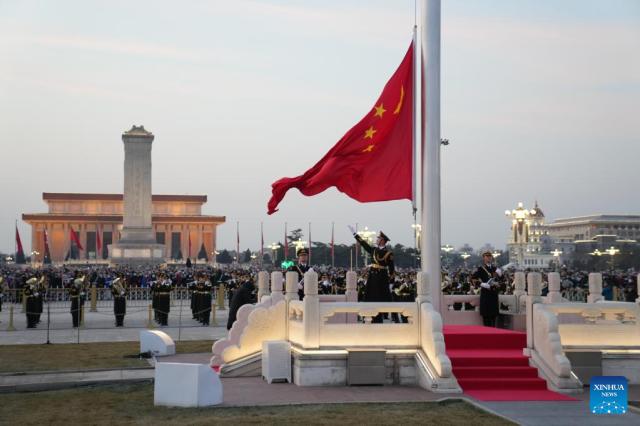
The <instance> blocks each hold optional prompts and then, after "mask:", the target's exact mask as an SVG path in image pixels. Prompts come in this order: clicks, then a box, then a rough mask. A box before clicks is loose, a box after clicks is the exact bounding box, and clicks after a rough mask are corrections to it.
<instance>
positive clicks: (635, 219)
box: [547, 214, 640, 227]
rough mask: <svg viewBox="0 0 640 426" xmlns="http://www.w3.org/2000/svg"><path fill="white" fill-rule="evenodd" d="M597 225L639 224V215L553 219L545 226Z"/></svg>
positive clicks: (597, 215) (604, 215)
mask: <svg viewBox="0 0 640 426" xmlns="http://www.w3.org/2000/svg"><path fill="white" fill-rule="evenodd" d="M597 223H632V224H638V223H640V215H615V214H593V215H588V216H576V217H567V218H563V219H555V220H554V221H553V223H550V224H548V225H547V226H551V227H553V226H567V225H587V224H597Z"/></svg>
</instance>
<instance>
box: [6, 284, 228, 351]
mask: <svg viewBox="0 0 640 426" xmlns="http://www.w3.org/2000/svg"><path fill="white" fill-rule="evenodd" d="M227 294H228V291H227V290H226V289H225V288H224V286H220V287H218V288H216V289H215V290H214V291H213V292H212V295H211V299H210V300H211V303H206V306H205V304H203V302H202V299H201V300H200V303H199V304H198V303H194V302H195V300H194V301H192V291H190V290H188V289H186V288H176V289H174V290H172V291H171V292H170V294H169V301H168V309H166V306H167V303H166V300H165V303H163V305H164V307H162V308H161V307H160V306H159V305H158V306H156V307H155V309H154V307H153V306H152V305H153V301H152V299H153V298H152V293H151V291H150V289H149V288H148V287H147V288H144V287H139V288H136V287H134V288H129V289H128V293H127V295H126V308H125V313H124V318H123V322H122V323H123V324H122V325H123V326H122V327H116V324H117V321H116V312H115V306H114V305H115V304H114V297H113V294H112V293H111V289H109V288H95V287H91V288H89V289H87V290H86V291H85V292H83V293H82V295H81V296H80V297H79V298H76V299H74V298H73V297H72V296H71V295H70V294H69V290H68V289H60V288H52V289H48V290H47V291H46V292H45V293H43V294H42V297H41V298H40V297H32V298H25V297H23V294H22V291H21V290H5V292H4V297H3V303H2V312H0V318H1V320H0V332H23V333H25V332H26V333H29V332H31V331H32V330H37V331H39V332H40V333H42V331H46V341H47V342H49V340H50V333H51V335H53V334H55V333H58V334H57V335H60V333H63V334H64V331H65V330H68V331H70V332H71V333H75V331H77V337H78V342H79V341H80V335H81V333H80V331H81V332H82V335H83V336H85V338H84V340H85V341H86V340H92V339H91V338H90V337H91V336H90V334H91V333H92V332H93V331H94V330H95V331H96V332H98V331H100V332H103V333H106V334H108V335H109V336H112V337H113V338H114V339H113V340H118V334H119V333H120V331H121V330H124V332H133V331H134V330H131V329H149V328H158V329H162V328H164V327H163V326H162V323H164V322H166V324H167V325H166V327H167V328H171V329H174V330H173V331H174V332H175V331H176V330H175V329H176V328H177V329H178V330H177V335H178V338H179V336H180V334H181V332H182V331H181V330H182V329H191V330H192V331H194V329H196V328H198V327H200V328H206V327H223V326H226V312H221V311H226V310H227V309H228V308H227V306H228V304H227V297H226V296H227ZM204 300H205V301H206V302H208V300H209V299H208V298H205V299H204ZM118 312H119V313H120V311H118ZM164 315H166V321H165V317H164ZM216 317H217V318H216ZM76 325H77V327H76ZM74 330H75V331H74ZM196 331H197V330H196ZM67 334H68V333H67ZM174 334H175V333H174ZM201 334H202V335H203V336H207V335H208V334H207V332H206V331H205V330H203V333H201ZM65 336H66V334H65ZM42 340H43V343H44V340H45V336H44V335H43V337H42ZM67 340H69V339H68V338H67Z"/></svg>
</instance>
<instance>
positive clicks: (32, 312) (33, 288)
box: [22, 277, 38, 328]
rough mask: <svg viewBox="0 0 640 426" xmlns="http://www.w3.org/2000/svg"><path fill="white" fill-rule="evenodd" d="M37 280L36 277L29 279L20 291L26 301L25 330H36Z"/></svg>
mask: <svg viewBox="0 0 640 426" xmlns="http://www.w3.org/2000/svg"><path fill="white" fill-rule="evenodd" d="M37 285H38V279H37V278H36V277H33V278H29V279H28V280H27V282H26V283H25V284H24V287H23V290H22V297H24V298H25V299H26V300H27V306H26V314H27V328H36V324H37V323H38V321H37V319H38V313H37V303H38V302H37V300H36V298H37V297H38V294H37V293H38V290H37Z"/></svg>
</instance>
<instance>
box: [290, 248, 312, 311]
mask: <svg viewBox="0 0 640 426" xmlns="http://www.w3.org/2000/svg"><path fill="white" fill-rule="evenodd" d="M296 256H297V257H298V261H297V262H296V264H295V265H291V266H289V267H288V268H287V271H286V272H297V273H298V298H299V299H300V300H302V299H304V274H305V272H307V271H308V270H309V269H310V267H309V264H308V262H309V249H306V248H304V247H301V248H299V249H298V251H297V252H296Z"/></svg>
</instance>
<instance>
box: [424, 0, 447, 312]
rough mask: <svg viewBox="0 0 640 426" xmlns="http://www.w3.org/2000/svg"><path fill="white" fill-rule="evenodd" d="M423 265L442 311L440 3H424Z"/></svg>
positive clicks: (435, 303) (433, 0)
mask: <svg viewBox="0 0 640 426" xmlns="http://www.w3.org/2000/svg"><path fill="white" fill-rule="evenodd" d="M421 22H422V32H421V33H422V40H421V41H422V43H421V57H422V66H421V71H422V86H421V87H422V93H421V107H422V144H421V147H422V167H421V171H422V197H421V223H422V232H423V235H425V236H426V238H422V241H421V244H420V245H421V252H422V258H421V266H422V271H424V272H426V274H427V282H428V283H429V289H430V293H431V300H432V304H433V307H434V308H435V310H436V311H440V310H441V297H442V291H441V288H440V281H441V279H442V277H441V275H440V0H423V2H422V13H421Z"/></svg>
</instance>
